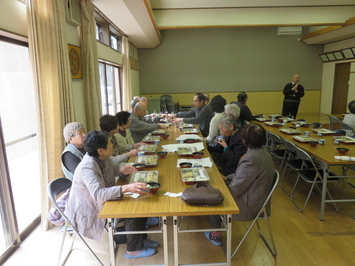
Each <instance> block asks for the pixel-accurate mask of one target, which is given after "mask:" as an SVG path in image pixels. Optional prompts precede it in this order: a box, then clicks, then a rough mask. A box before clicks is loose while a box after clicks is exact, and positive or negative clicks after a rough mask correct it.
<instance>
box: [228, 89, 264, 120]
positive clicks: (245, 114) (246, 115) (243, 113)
mask: <svg viewBox="0 0 355 266" xmlns="http://www.w3.org/2000/svg"><path fill="white" fill-rule="evenodd" d="M237 99H238V101H237V102H231V103H232V104H236V105H238V107H239V108H240V116H239V121H240V123H241V125H242V126H244V124H245V120H247V121H254V120H256V118H257V117H259V116H257V115H252V113H251V111H250V109H249V107H248V106H247V105H246V103H247V100H248V95H247V94H246V93H245V92H241V93H239V94H238V96H237Z"/></svg>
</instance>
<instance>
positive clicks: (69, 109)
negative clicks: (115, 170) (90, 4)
mask: <svg viewBox="0 0 355 266" xmlns="http://www.w3.org/2000/svg"><path fill="white" fill-rule="evenodd" d="M27 20H28V39H29V51H30V58H31V63H32V66H33V71H32V72H33V76H34V78H33V79H34V83H35V84H34V88H35V97H36V101H37V110H38V117H37V119H38V121H39V122H38V139H39V140H40V141H39V150H40V162H39V163H40V167H41V172H40V173H41V184H40V186H41V202H42V206H41V217H42V229H44V230H46V229H47V228H48V226H49V223H48V222H47V214H48V210H49V200H48V196H47V185H48V183H49V181H51V180H52V179H55V178H57V177H60V176H62V170H61V162H60V155H61V153H62V150H63V147H64V140H63V136H62V130H63V127H64V125H65V124H66V123H68V122H71V121H73V119H74V108H73V100H72V94H71V91H72V88H71V76H70V65H69V58H68V45H67V37H66V25H65V2H64V1H48V0H27Z"/></svg>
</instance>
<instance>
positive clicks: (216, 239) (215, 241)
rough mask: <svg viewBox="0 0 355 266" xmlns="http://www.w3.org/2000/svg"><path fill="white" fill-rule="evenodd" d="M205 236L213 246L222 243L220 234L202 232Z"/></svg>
mask: <svg viewBox="0 0 355 266" xmlns="http://www.w3.org/2000/svg"><path fill="white" fill-rule="evenodd" d="M203 233H204V235H205V237H206V238H207V239H208V240H209V241H211V243H212V244H213V245H215V246H220V245H222V236H212V235H211V232H203Z"/></svg>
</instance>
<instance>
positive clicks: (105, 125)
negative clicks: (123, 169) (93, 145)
mask: <svg viewBox="0 0 355 266" xmlns="http://www.w3.org/2000/svg"><path fill="white" fill-rule="evenodd" d="M100 128H101V130H102V131H105V132H106V133H108V134H109V136H110V139H111V142H112V144H113V152H112V157H114V158H113V160H114V162H115V163H122V162H127V160H128V158H129V157H131V156H135V155H137V150H136V149H132V145H130V144H129V145H122V144H120V143H118V142H117V139H116V137H115V134H116V133H118V119H117V117H116V116H113V115H103V116H101V117H100ZM127 151H128V152H127Z"/></svg>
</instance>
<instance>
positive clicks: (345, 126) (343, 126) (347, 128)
mask: <svg viewBox="0 0 355 266" xmlns="http://www.w3.org/2000/svg"><path fill="white" fill-rule="evenodd" d="M340 125H341V129H343V130H345V131H346V135H347V136H350V137H351V136H353V135H354V132H353V129H352V127H351V126H349V125H348V124H346V123H344V122H340Z"/></svg>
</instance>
